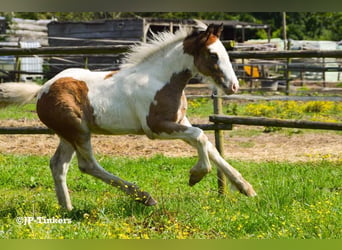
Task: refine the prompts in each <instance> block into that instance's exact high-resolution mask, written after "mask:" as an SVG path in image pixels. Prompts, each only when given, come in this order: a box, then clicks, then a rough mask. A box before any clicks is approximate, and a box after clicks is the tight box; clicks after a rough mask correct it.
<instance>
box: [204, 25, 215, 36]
mask: <svg viewBox="0 0 342 250" xmlns="http://www.w3.org/2000/svg"><path fill="white" fill-rule="evenodd" d="M214 32H215V27H214V24H209V26H208V28H207V30H206V31H205V34H206V35H207V36H210V35H211V34H213V33H214Z"/></svg>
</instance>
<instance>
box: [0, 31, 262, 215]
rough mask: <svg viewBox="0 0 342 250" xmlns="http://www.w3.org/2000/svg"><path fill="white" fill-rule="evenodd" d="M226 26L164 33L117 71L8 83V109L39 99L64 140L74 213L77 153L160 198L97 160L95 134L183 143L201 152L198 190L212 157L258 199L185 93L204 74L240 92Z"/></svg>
mask: <svg viewBox="0 0 342 250" xmlns="http://www.w3.org/2000/svg"><path fill="white" fill-rule="evenodd" d="M221 32H222V26H214V25H209V26H208V27H205V28H204V29H202V30H198V29H197V30H186V29H180V30H179V31H178V32H177V33H176V34H172V33H168V32H165V33H160V34H157V35H155V37H154V39H153V40H152V41H151V42H149V43H145V44H141V45H137V46H135V47H133V48H132V50H131V52H130V54H128V55H127V57H126V62H125V64H124V65H123V66H122V67H121V70H120V71H119V72H117V73H114V72H91V71H89V70H84V69H67V70H64V71H62V72H61V73H59V74H58V75H56V76H55V77H53V78H52V79H50V80H49V81H47V82H46V83H45V84H44V85H43V86H39V87H38V86H37V85H34V84H15V83H7V84H1V85H0V104H2V105H7V104H11V103H24V102H27V101H29V100H31V99H33V98H34V97H36V98H37V113H38V116H39V118H40V120H41V121H42V122H43V123H44V124H45V125H46V126H47V127H49V128H51V129H53V130H54V131H55V132H56V134H57V135H58V136H59V138H60V143H59V146H58V148H57V150H56V152H55V154H54V156H53V157H52V158H51V161H50V168H51V171H52V176H53V179H54V183H55V189H56V194H57V198H58V201H59V204H60V205H61V206H62V207H64V208H66V209H68V210H71V209H72V204H71V201H70V196H69V192H68V188H67V183H66V175H67V172H68V166H69V162H70V161H71V159H72V157H73V156H74V154H75V153H76V156H77V160H78V166H79V169H80V170H81V171H82V172H83V173H87V174H90V175H92V176H95V177H97V178H99V179H101V180H102V181H104V182H106V183H108V184H110V185H112V186H115V187H118V188H120V189H121V190H122V191H124V192H125V193H126V194H128V195H129V196H131V197H133V198H134V199H135V200H137V201H139V202H141V203H143V204H145V205H155V204H156V201H155V200H154V199H153V198H152V196H151V195H150V194H149V193H147V192H145V191H142V190H140V189H139V187H138V186H137V185H135V184H132V183H130V182H128V181H126V180H123V179H121V178H119V177H117V176H115V175H113V174H111V173H109V172H108V171H106V170H105V169H103V168H102V167H101V166H100V164H99V163H98V162H97V161H96V159H95V157H94V155H93V150H92V146H91V140H90V139H91V133H98V134H145V135H147V136H148V137H149V138H150V139H182V140H184V141H185V142H187V143H188V144H190V145H191V146H193V147H195V148H196V149H197V151H198V158H199V159H198V162H197V164H196V165H195V166H194V167H193V168H191V170H190V180H189V185H191V186H192V185H195V184H196V183H197V182H199V181H200V180H201V179H202V178H203V177H204V176H205V175H206V174H207V173H208V172H210V170H211V164H210V160H211V161H212V162H213V163H214V164H215V165H216V166H217V167H218V168H220V169H221V170H222V171H223V173H224V174H225V175H226V176H227V178H228V179H229V181H230V182H231V184H232V186H233V187H235V188H236V189H237V190H239V191H240V192H241V193H243V194H245V195H248V196H254V195H256V193H255V191H254V190H253V188H252V186H251V185H250V184H249V183H248V182H247V181H246V180H245V179H244V178H243V177H242V176H241V174H240V173H239V172H238V171H237V170H236V169H234V168H233V167H232V166H230V165H229V164H228V163H227V162H226V161H225V160H224V159H223V158H222V157H221V156H220V154H219V153H218V151H217V150H216V149H215V147H214V146H213V145H212V144H211V143H210V142H209V141H208V138H207V136H206V135H205V134H204V133H203V131H202V130H201V129H199V128H196V127H192V126H191V124H190V122H189V121H188V119H187V118H186V116H185V113H186V109H187V102H186V97H185V95H184V88H185V86H186V84H187V82H188V81H189V79H190V78H191V77H193V76H194V75H195V74H198V73H199V74H201V75H203V76H205V77H206V78H208V79H209V80H210V81H211V82H212V83H213V84H214V85H215V86H217V87H218V88H220V89H222V90H223V91H224V92H225V93H226V94H232V93H235V92H236V91H237V90H238V88H239V83H238V80H237V77H236V75H235V73H234V71H233V68H232V65H231V63H230V60H229V57H228V54H227V52H226V50H225V48H224V46H223V44H222V43H221V41H220V40H219V37H220V34H221Z"/></svg>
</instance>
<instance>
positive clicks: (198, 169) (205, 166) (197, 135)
mask: <svg viewBox="0 0 342 250" xmlns="http://www.w3.org/2000/svg"><path fill="white" fill-rule="evenodd" d="M150 128H151V127H150ZM156 128H157V129H156ZM151 130H152V132H153V135H149V134H148V133H147V135H149V137H150V138H151V139H156V138H158V139H181V140H183V141H185V142H187V143H188V144H190V145H191V146H193V147H194V148H196V149H197V152H198V162H197V163H196V164H195V165H194V166H193V167H192V168H191V170H190V179H189V185H190V186H193V185H195V184H196V183H198V182H199V181H201V180H202V179H203V177H204V176H205V175H206V174H208V173H209V172H210V171H211V164H210V160H209V155H208V148H207V141H208V138H207V136H206V135H205V134H204V133H203V131H202V130H201V129H199V128H196V127H191V126H187V124H186V123H184V124H183V123H182V124H179V123H176V122H169V121H162V122H159V123H158V126H155V127H152V129H151ZM156 131H157V132H156Z"/></svg>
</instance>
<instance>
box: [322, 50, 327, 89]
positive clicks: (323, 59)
mask: <svg viewBox="0 0 342 250" xmlns="http://www.w3.org/2000/svg"><path fill="white" fill-rule="evenodd" d="M322 68H323V70H322V73H323V74H322V78H323V88H325V87H326V81H325V58H324V57H323V58H322Z"/></svg>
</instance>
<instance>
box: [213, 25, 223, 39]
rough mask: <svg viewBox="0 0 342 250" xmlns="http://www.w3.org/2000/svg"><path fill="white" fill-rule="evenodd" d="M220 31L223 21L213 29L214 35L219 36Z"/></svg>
mask: <svg viewBox="0 0 342 250" xmlns="http://www.w3.org/2000/svg"><path fill="white" fill-rule="evenodd" d="M222 31H223V23H221V25H219V26H217V27H216V29H215V31H214V35H215V36H217V37H218V38H219V37H220V36H221V34H222Z"/></svg>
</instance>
